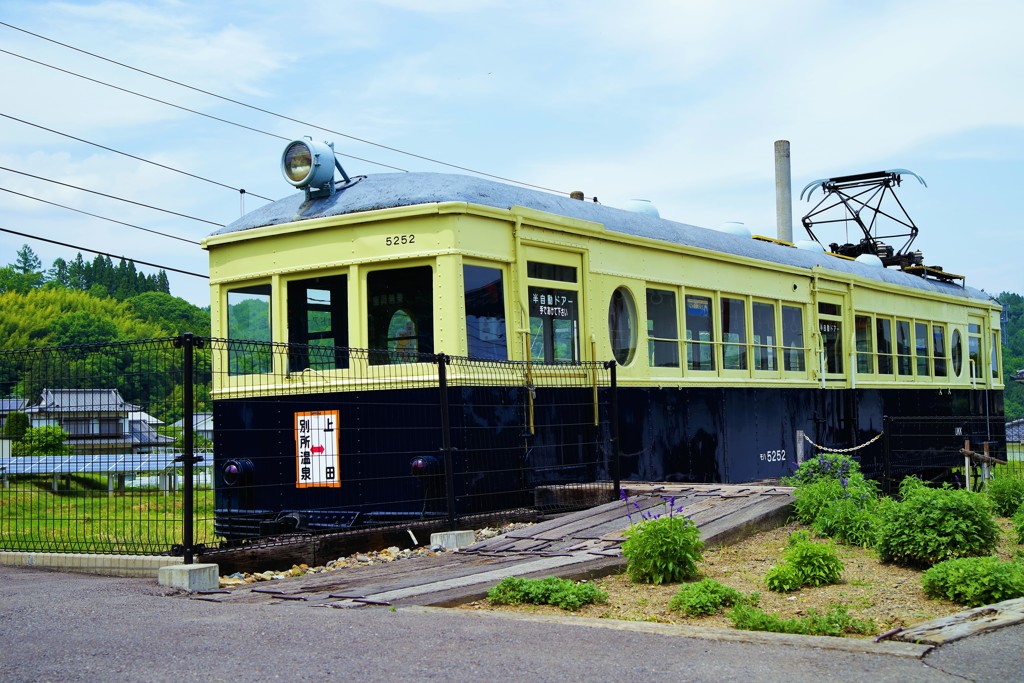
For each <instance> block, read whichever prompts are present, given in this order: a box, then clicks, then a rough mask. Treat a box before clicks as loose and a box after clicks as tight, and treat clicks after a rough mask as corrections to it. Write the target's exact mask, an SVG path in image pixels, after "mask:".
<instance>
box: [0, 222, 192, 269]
mask: <svg viewBox="0 0 1024 683" xmlns="http://www.w3.org/2000/svg"><path fill="white" fill-rule="evenodd" d="M0 232H8V233H10V234H12V235H18V236H19V237H27V238H28V239H30V240H39V241H40V242H47V243H49V244H56V245H58V246H61V247H68V248H70V249H77V250H79V251H87V252H89V253H90V254H99V255H100V256H106V257H108V258H112V259H122V260H124V261H132V262H134V263H141V264H142V265H144V266H150V267H152V268H160V269H161V270H169V271H171V272H174V273H181V274H182V275H191V276H193V277H201V278H203V279H205V280H209V279H210V276H209V275H203V274H202V273H193V272H192V271H190V270H181V269H180V268H172V267H170V266H161V265H160V264H159V263H150V262H149V261H140V260H139V259H134V258H130V257H128V256H118V255H117V254H108V253H107V252H105V251H96V250H95V249H90V248H89V247H79V246H75V245H74V244H68V243H67V242H58V241H57V240H51V239H47V238H45V237H37V236H36V235H29V234H28V233H25V232H18V231H17V230H11V229H10V228H0Z"/></svg>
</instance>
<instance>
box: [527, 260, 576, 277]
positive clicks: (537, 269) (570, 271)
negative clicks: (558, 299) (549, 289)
mask: <svg viewBox="0 0 1024 683" xmlns="http://www.w3.org/2000/svg"><path fill="white" fill-rule="evenodd" d="M526 276H527V277H533V278H537V279H539V280H554V281H556V282H576V269H575V268H573V267H572V266H560V265H557V264H555V263H541V262H540V261H527V262H526Z"/></svg>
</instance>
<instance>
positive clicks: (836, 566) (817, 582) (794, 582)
mask: <svg viewBox="0 0 1024 683" xmlns="http://www.w3.org/2000/svg"><path fill="white" fill-rule="evenodd" d="M782 560H783V561H782V563H781V564H778V565H775V566H774V567H772V568H771V569H769V570H768V573H767V574H766V575H765V578H764V580H765V584H766V585H767V586H768V588H769V589H771V590H773V591H776V592H778V593H789V592H791V591H795V590H797V589H799V588H801V587H803V586H826V585H831V584H833V583H839V579H840V577H841V576H842V574H843V563H842V561H841V560H840V559H839V558H838V557H837V556H836V549H835V546H833V545H832V544H831V543H814V542H812V541H811V540H810V536H809V535H808V534H807V532H806V531H798V532H796V533H794V534H790V536H789V547H788V548H787V549H786V552H785V553H783V556H782Z"/></svg>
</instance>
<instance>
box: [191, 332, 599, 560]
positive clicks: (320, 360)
mask: <svg viewBox="0 0 1024 683" xmlns="http://www.w3.org/2000/svg"><path fill="white" fill-rule="evenodd" d="M209 351H210V354H211V356H212V364H213V370H214V372H215V373H217V374H218V381H217V383H216V384H217V386H218V387H219V389H218V391H217V392H216V393H215V395H214V397H213V404H214V420H215V423H216V424H217V438H216V440H215V447H214V451H215V459H214V478H215V483H216V490H217V496H216V504H215V510H214V515H213V522H212V523H213V526H214V528H215V531H216V533H217V535H218V536H219V537H220V538H222V539H223V540H224V541H225V542H227V543H228V544H231V543H238V542H241V541H253V540H256V539H268V538H269V539H274V540H275V541H278V542H279V541H280V540H281V539H282V538H284V537H287V536H288V535H289V534H294V533H304V532H306V533H315V532H344V531H349V530H365V529H372V528H375V527H380V526H386V525H395V524H413V523H420V522H429V521H435V522H439V523H447V524H454V523H455V521H456V520H466V519H469V518H473V517H477V516H493V515H495V514H513V513H517V512H518V513H522V512H523V511H524V510H529V511H532V512H535V513H536V512H540V513H544V512H553V511H557V510H562V509H568V508H573V507H579V506H581V505H583V504H586V503H587V502H591V501H597V502H605V501H607V500H609V499H610V498H611V496H612V492H613V489H614V488H615V485H614V483H613V481H612V479H613V474H614V473H613V471H612V468H611V466H610V461H611V439H612V431H611V429H610V426H609V425H610V411H609V401H610V399H611V395H612V392H611V390H610V386H611V380H610V377H611V370H610V369H609V368H608V367H606V365H605V364H602V363H583V364H572V365H545V366H541V365H536V364H526V363H517V362H502V361H482V360H475V359H468V358H458V357H451V356H444V355H433V354H430V355H424V354H417V353H413V352H396V351H368V350H361V349H336V348H333V347H314V346H296V345H290V346H283V345H274V344H244V345H243V344H238V343H236V342H230V341H224V340H213V341H212V342H211V344H210V349H209ZM242 368H244V369H246V371H245V372H239V369H242ZM253 368H259V369H260V370H262V372H258V373H253V372H250V371H249V370H251V369H253ZM616 490H617V489H616Z"/></svg>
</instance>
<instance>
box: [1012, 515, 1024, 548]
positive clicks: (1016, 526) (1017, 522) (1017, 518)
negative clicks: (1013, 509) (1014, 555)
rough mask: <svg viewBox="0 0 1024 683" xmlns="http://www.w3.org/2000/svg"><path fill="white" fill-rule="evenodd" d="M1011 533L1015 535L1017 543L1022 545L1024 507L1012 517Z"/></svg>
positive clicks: (1023, 541)
mask: <svg viewBox="0 0 1024 683" xmlns="http://www.w3.org/2000/svg"><path fill="white" fill-rule="evenodd" d="M1013 531H1014V533H1015V534H1017V543H1024V507H1022V508H1021V509H1020V510H1018V511H1017V514H1015V515H1014V516H1013Z"/></svg>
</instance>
